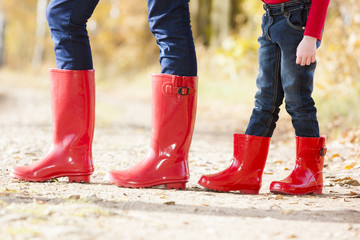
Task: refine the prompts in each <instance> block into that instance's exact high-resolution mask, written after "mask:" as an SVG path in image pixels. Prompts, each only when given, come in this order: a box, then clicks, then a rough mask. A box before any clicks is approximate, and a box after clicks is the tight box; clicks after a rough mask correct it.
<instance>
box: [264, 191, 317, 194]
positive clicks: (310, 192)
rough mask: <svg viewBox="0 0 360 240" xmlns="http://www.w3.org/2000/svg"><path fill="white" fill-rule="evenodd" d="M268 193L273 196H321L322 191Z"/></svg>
mask: <svg viewBox="0 0 360 240" xmlns="http://www.w3.org/2000/svg"><path fill="white" fill-rule="evenodd" d="M270 192H271V193H274V194H282V195H321V194H322V190H317V191H308V192H303V193H294V192H286V191H270Z"/></svg>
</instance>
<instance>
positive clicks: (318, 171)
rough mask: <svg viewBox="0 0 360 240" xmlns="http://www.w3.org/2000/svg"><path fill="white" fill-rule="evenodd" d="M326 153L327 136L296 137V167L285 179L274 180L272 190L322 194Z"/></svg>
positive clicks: (288, 192) (292, 193)
mask: <svg viewBox="0 0 360 240" xmlns="http://www.w3.org/2000/svg"><path fill="white" fill-rule="evenodd" d="M325 154H326V147H325V137H319V138H309V137H296V164H295V168H294V170H293V171H292V172H291V174H290V175H289V176H288V177H286V178H285V179H284V180H281V181H274V182H272V183H271V184H270V191H271V192H272V193H280V194H291V195H305V194H321V193H322V189H323V172H322V170H323V165H324V156H325Z"/></svg>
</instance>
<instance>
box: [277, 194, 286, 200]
mask: <svg viewBox="0 0 360 240" xmlns="http://www.w3.org/2000/svg"><path fill="white" fill-rule="evenodd" d="M280 199H284V197H283V196H282V195H276V197H275V200H280Z"/></svg>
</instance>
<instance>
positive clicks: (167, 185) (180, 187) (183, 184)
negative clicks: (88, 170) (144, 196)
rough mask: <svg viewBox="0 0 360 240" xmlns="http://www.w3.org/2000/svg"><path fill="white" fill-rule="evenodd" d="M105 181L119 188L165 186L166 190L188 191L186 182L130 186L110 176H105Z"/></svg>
mask: <svg viewBox="0 0 360 240" xmlns="http://www.w3.org/2000/svg"><path fill="white" fill-rule="evenodd" d="M104 180H105V181H107V182H109V183H111V184H114V185H116V186H118V187H123V188H152V187H157V186H164V187H165V188H166V189H175V190H185V189H186V183H187V181H186V182H162V183H151V184H138V185H136V184H129V183H122V182H119V181H117V180H116V179H113V178H112V177H110V176H105V179H104Z"/></svg>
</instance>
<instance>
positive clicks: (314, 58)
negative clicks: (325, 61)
mask: <svg viewBox="0 0 360 240" xmlns="http://www.w3.org/2000/svg"><path fill="white" fill-rule="evenodd" d="M315 61H316V55H313V56H312V58H311V62H312V63H314V62H315Z"/></svg>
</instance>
